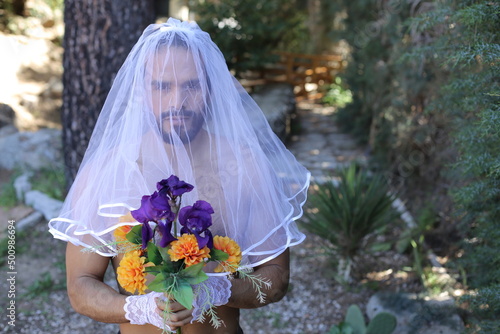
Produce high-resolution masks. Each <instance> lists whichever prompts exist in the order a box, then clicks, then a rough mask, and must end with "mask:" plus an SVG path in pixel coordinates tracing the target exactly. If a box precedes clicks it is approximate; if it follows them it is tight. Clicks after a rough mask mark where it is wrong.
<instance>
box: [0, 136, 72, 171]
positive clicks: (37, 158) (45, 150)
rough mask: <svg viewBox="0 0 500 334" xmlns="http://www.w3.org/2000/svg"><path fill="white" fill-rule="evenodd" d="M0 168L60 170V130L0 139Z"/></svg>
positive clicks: (61, 163)
mask: <svg viewBox="0 0 500 334" xmlns="http://www.w3.org/2000/svg"><path fill="white" fill-rule="evenodd" d="M0 155H1V156H2V159H0V168H4V169H7V170H13V169H15V168H20V169H22V170H34V171H36V170H41V169H43V168H61V167H62V165H63V162H62V142H61V130H57V129H41V130H39V131H36V132H18V133H14V134H11V135H9V136H6V137H3V138H0Z"/></svg>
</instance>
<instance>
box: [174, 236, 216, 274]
mask: <svg viewBox="0 0 500 334" xmlns="http://www.w3.org/2000/svg"><path fill="white" fill-rule="evenodd" d="M171 245H172V248H171V249H169V250H168V254H170V259H171V260H172V261H179V260H182V259H184V263H185V264H186V267H189V266H192V265H194V264H197V263H200V262H201V261H203V259H205V258H209V257H210V250H209V249H208V247H206V246H205V247H203V249H200V248H199V247H198V241H196V237H195V236H194V235H192V234H183V235H182V236H181V237H180V238H179V239H178V240H176V241H173V242H172V243H171Z"/></svg>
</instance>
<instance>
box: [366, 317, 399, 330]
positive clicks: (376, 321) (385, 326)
mask: <svg viewBox="0 0 500 334" xmlns="http://www.w3.org/2000/svg"><path fill="white" fill-rule="evenodd" d="M396 326H397V321H396V317H394V316H393V315H392V314H390V313H387V312H380V313H379V314H377V315H376V316H375V317H374V318H373V319H372V321H371V322H370V324H368V327H367V328H366V334H391V333H392V332H393V331H394V329H396Z"/></svg>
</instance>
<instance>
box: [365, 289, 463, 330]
mask: <svg viewBox="0 0 500 334" xmlns="http://www.w3.org/2000/svg"><path fill="white" fill-rule="evenodd" d="M380 312H388V313H391V314H392V315H394V316H395V317H396V319H397V327H396V329H395V331H394V333H415V334H436V333H439V334H460V333H461V332H462V331H463V330H464V324H463V321H462V319H461V318H460V317H459V315H458V314H457V313H456V308H455V304H454V301H453V299H452V298H450V297H448V296H443V297H442V298H434V299H431V298H428V299H421V298H418V297H417V296H416V295H415V294H403V293H377V294H375V295H373V296H372V297H371V298H370V300H369V301H368V304H367V305H366V313H367V315H368V318H370V319H373V318H374V317H375V315H377V314H378V313H380Z"/></svg>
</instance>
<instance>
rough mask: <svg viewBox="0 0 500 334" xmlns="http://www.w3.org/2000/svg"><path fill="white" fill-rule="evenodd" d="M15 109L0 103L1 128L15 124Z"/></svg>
mask: <svg viewBox="0 0 500 334" xmlns="http://www.w3.org/2000/svg"><path fill="white" fill-rule="evenodd" d="M14 118H15V113H14V109H12V108H11V106H9V105H8V104H5V103H0V128H2V127H4V126H7V125H12V124H14Z"/></svg>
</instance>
